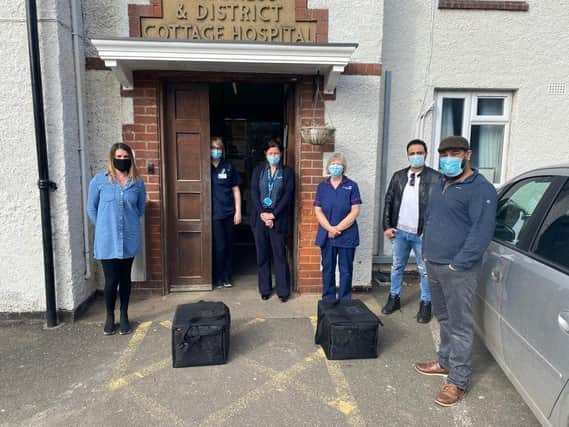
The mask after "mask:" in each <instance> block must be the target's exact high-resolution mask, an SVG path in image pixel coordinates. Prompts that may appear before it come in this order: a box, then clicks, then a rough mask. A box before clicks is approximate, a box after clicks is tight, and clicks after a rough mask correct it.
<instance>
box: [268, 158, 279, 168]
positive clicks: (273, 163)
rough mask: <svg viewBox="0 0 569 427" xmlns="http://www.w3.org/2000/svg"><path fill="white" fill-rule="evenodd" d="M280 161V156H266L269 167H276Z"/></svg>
mask: <svg viewBox="0 0 569 427" xmlns="http://www.w3.org/2000/svg"><path fill="white" fill-rule="evenodd" d="M280 161H281V156H267V162H269V164H270V165H271V166H276V165H278V164H279V162H280Z"/></svg>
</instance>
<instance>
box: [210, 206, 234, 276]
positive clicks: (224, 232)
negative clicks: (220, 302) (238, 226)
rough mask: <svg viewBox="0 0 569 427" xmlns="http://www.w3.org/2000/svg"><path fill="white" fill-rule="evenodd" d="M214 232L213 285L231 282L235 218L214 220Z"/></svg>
mask: <svg viewBox="0 0 569 427" xmlns="http://www.w3.org/2000/svg"><path fill="white" fill-rule="evenodd" d="M212 232H213V283H214V284H216V285H217V284H219V283H230V282H231V256H232V246H233V217H232V216H230V217H227V218H224V219H214V220H213V222H212Z"/></svg>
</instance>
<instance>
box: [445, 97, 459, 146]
mask: <svg viewBox="0 0 569 427" xmlns="http://www.w3.org/2000/svg"><path fill="white" fill-rule="evenodd" d="M463 112H464V98H443V114H442V119H441V140H443V139H444V138H446V137H447V136H453V135H462V117H463Z"/></svg>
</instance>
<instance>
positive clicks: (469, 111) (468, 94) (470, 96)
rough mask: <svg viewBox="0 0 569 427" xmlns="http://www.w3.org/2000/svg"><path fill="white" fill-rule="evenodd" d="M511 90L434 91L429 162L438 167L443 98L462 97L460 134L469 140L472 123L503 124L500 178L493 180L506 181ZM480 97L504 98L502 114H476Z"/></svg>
mask: <svg viewBox="0 0 569 427" xmlns="http://www.w3.org/2000/svg"><path fill="white" fill-rule="evenodd" d="M512 95H513V94H512V92H495V91H493V92H490V91H454V90H439V91H437V92H436V101H435V127H434V135H433V138H432V141H433V146H432V147H431V150H430V151H431V156H430V157H431V159H430V160H431V164H432V165H434V167H435V168H436V169H438V164H439V152H438V151H437V148H438V146H439V144H440V142H441V140H440V139H441V128H442V111H443V99H445V98H454V99H464V111H463V115H462V135H461V136H463V137H465V138H466V139H468V140H469V141H470V129H471V127H472V125H496V124H500V125H504V142H503V144H502V164H501V165H500V180H499V182H495V183H494V185H495V186H499V185H501V184H503V183H504V182H505V181H506V164H507V158H506V153H508V149H509V142H510V124H511V123H510V120H511V112H512ZM480 98H502V99H503V100H504V114H503V115H501V116H479V115H477V114H476V111H477V110H478V100H479V99H480Z"/></svg>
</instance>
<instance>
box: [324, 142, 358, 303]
mask: <svg viewBox="0 0 569 427" xmlns="http://www.w3.org/2000/svg"><path fill="white" fill-rule="evenodd" d="M346 167H347V164H346V158H345V157H344V156H343V155H342V154H340V153H334V154H333V155H332V156H331V157H330V160H329V161H328V165H327V168H326V169H327V170H328V172H329V173H330V178H328V179H327V180H326V181H323V182H321V183H320V184H318V188H317V189H316V198H315V200H314V212H315V215H316V218H317V220H318V233H317V234H316V245H318V246H320V250H321V253H322V299H323V300H325V301H334V300H336V264H337V263H338V264H339V266H340V289H339V295H338V299H340V300H350V299H352V273H353V270H354V255H355V253H356V247H357V246H358V245H359V244H360V237H359V232H358V223H357V222H356V218H357V217H358V215H359V213H360V205H361V204H362V199H361V197H360V190H359V188H358V184H357V183H356V182H355V181H352V180H351V179H349V178H348V177H347V176H346V175H344V174H345V172H346Z"/></svg>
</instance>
